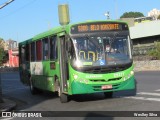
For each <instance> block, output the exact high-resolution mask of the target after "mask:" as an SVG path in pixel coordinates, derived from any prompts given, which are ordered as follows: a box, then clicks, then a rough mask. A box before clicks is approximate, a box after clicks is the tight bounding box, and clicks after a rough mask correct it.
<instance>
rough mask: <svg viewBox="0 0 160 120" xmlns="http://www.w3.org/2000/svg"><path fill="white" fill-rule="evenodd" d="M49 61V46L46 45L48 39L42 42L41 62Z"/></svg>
mask: <svg viewBox="0 0 160 120" xmlns="http://www.w3.org/2000/svg"><path fill="white" fill-rule="evenodd" d="M48 59H49V44H48V38H45V39H44V40H43V60H48Z"/></svg>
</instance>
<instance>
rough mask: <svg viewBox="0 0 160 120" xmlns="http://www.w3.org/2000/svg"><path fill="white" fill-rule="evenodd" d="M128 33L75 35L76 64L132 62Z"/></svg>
mask: <svg viewBox="0 0 160 120" xmlns="http://www.w3.org/2000/svg"><path fill="white" fill-rule="evenodd" d="M128 39H129V37H128V35H116V36H85V37H73V38H72V41H73V45H74V50H75V56H76V59H74V60H73V64H74V66H77V67H83V66H107V65H122V64H127V63H130V62H131V60H130V57H129V51H130V50H129V47H128Z"/></svg>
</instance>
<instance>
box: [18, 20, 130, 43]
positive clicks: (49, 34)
mask: <svg viewBox="0 0 160 120" xmlns="http://www.w3.org/2000/svg"><path fill="white" fill-rule="evenodd" d="M94 22H119V23H126V22H124V21H120V20H99V21H95V20H89V21H84V22H79V23H75V24H69V25H66V26H65V27H64V26H59V27H56V28H52V29H50V30H48V31H46V32H43V33H40V34H38V35H35V36H34V37H33V38H31V39H28V40H26V41H24V42H21V43H20V44H26V43H28V42H31V41H36V40H38V39H41V38H45V37H47V36H51V35H53V34H57V33H60V32H63V31H66V32H69V31H68V30H69V27H71V26H72V25H77V24H84V23H94ZM126 24H127V23H126Z"/></svg>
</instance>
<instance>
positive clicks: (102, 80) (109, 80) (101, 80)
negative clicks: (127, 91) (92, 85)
mask: <svg viewBox="0 0 160 120" xmlns="http://www.w3.org/2000/svg"><path fill="white" fill-rule="evenodd" d="M121 78H122V77H119V78H111V79H108V80H105V79H98V80H90V81H91V82H112V81H117V80H120V79H121Z"/></svg>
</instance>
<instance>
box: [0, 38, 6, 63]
mask: <svg viewBox="0 0 160 120" xmlns="http://www.w3.org/2000/svg"><path fill="white" fill-rule="evenodd" d="M5 55H6V53H5V51H4V40H3V39H2V38H0V66H1V65H2V63H3V61H4V57H5Z"/></svg>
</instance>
